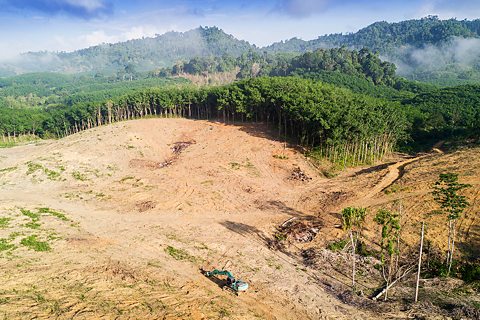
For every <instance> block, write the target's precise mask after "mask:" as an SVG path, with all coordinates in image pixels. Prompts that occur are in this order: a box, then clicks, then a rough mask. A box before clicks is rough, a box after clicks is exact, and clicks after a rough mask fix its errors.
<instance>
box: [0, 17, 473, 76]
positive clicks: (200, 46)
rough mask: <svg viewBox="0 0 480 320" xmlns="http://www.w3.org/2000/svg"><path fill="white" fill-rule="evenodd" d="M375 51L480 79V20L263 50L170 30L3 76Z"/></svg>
mask: <svg viewBox="0 0 480 320" xmlns="http://www.w3.org/2000/svg"><path fill="white" fill-rule="evenodd" d="M333 47H347V48H350V49H357V50H359V49H361V48H364V47H365V48H368V49H370V50H373V51H377V52H379V54H380V57H382V58H383V59H385V60H388V61H390V62H393V63H395V64H396V65H397V66H398V70H399V74H400V75H403V76H405V77H407V78H410V79H418V80H425V81H433V82H435V81H437V82H439V83H447V84H448V83H449V82H453V83H458V82H460V83H462V82H463V81H466V82H468V81H470V82H471V81H474V82H475V81H480V19H476V20H456V19H449V20H440V19H438V17H435V16H429V17H426V18H422V19H417V20H407V21H402V22H396V23H388V22H385V21H382V22H375V23H373V24H371V25H369V26H367V27H365V28H363V29H361V30H359V31H358V32H355V33H348V34H341V33H338V34H330V35H324V36H320V37H318V38H317V39H314V40H309V41H306V40H301V39H298V38H292V39H290V40H287V41H282V42H277V43H274V44H272V45H269V46H267V47H263V48H259V47H256V46H255V45H252V44H250V43H249V42H247V41H244V40H239V39H236V38H235V37H234V36H232V35H230V34H227V33H225V32H224V31H223V30H221V29H219V28H217V27H199V28H197V29H193V30H190V31H187V32H168V33H165V34H163V35H158V36H156V37H153V38H142V39H136V40H129V41H126V42H120V43H115V44H101V45H98V46H94V47H90V48H86V49H81V50H77V51H74V52H69V53H66V52H60V53H53V52H29V53H26V54H23V55H22V57H21V58H20V59H19V60H17V61H16V62H12V63H10V64H3V65H0V76H5V75H13V74H20V73H28V72H43V71H49V72H60V73H80V72H90V73H98V72H100V73H110V74H111V73H122V72H125V73H129V72H133V71H135V72H136V71H150V70H154V69H159V68H163V67H171V66H172V65H174V64H175V63H176V62H177V61H188V60H190V59H192V58H195V57H221V56H231V57H238V56H240V55H242V54H244V53H246V52H249V51H254V52H256V53H260V54H263V53H265V54H276V53H299V54H300V53H304V52H308V51H313V50H315V49H318V48H333Z"/></svg>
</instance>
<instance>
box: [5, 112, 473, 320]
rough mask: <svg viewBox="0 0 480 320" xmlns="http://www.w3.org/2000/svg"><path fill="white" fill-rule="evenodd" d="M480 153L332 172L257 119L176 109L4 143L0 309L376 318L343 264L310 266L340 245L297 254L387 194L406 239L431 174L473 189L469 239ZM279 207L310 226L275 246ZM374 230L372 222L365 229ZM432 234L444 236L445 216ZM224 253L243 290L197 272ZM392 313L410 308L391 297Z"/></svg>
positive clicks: (465, 230) (80, 315)
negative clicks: (195, 116) (345, 210)
mask: <svg viewBox="0 0 480 320" xmlns="http://www.w3.org/2000/svg"><path fill="white" fill-rule="evenodd" d="M479 154H480V152H479V150H478V149H470V150H466V151H460V152H456V153H452V154H440V153H432V154H429V155H426V156H424V157H419V158H417V159H400V158H399V159H391V162H392V164H391V165H390V166H389V165H383V166H377V167H374V168H361V169H355V170H353V169H352V170H347V171H345V172H343V173H342V174H340V175H339V176H337V177H335V178H332V179H327V178H325V177H324V176H323V175H322V174H321V173H320V172H319V171H318V170H317V169H315V168H314V167H313V166H312V165H311V164H310V163H309V162H308V161H306V159H305V158H304V157H303V155H302V154H301V153H299V152H297V151H295V150H294V149H291V148H287V149H284V145H283V143H282V141H275V140H274V139H273V138H272V136H271V135H270V132H269V131H268V130H267V129H266V128H265V127H262V126H260V125H239V126H225V125H223V124H219V123H214V122H207V121H191V120H185V119H150V120H138V121H130V122H123V123H117V124H115V125H111V126H104V127H99V128H96V129H93V130H88V131H85V132H81V133H79V134H76V135H72V136H69V137H67V138H65V139H62V140H59V141H46V142H42V143H39V144H37V145H26V146H20V147H14V148H10V149H2V150H0V188H1V198H0V200H1V202H0V239H2V240H1V242H0V250H1V251H0V277H1V279H2V284H1V285H0V316H4V317H5V318H7V319H11V318H13V319H15V318H19V319H20V318H21V319H23V318H32V317H37V318H40V319H41V318H52V317H59V318H75V319H87V318H105V319H111V318H142V319H159V318H160V319H161V318H164V319H178V318H184V319H212V318H213V319H215V318H228V319H376V318H378V319H384V318H385V316H384V315H381V314H379V313H375V312H373V311H372V310H370V309H368V308H359V306H358V304H355V301H354V299H349V298H348V297H345V296H342V295H341V294H339V292H343V291H345V292H347V291H348V287H347V286H346V284H348V274H342V273H341V272H339V271H338V270H337V269H336V268H333V267H332V266H331V267H329V268H327V267H326V266H325V265H322V263H320V262H322V261H323V263H324V262H325V261H334V260H335V259H340V260H341V259H343V258H342V256H341V255H340V256H339V255H337V256H331V257H327V258H325V255H326V254H327V253H326V252H327V251H322V252H323V253H322V254H323V255H324V256H321V257H320V258H321V259H323V260H321V261H320V262H319V263H305V261H304V260H302V255H301V253H302V252H305V250H308V249H309V248H319V247H321V246H324V245H325V244H327V243H329V242H331V241H334V240H336V239H338V238H340V237H342V236H343V232H342V231H341V230H340V229H339V228H338V227H336V225H338V224H339V221H340V220H339V215H338V212H339V209H341V208H342V207H344V206H346V205H349V204H355V205H363V206H369V207H372V208H375V207H378V206H381V205H387V206H388V205H390V204H392V203H393V201H394V200H398V199H403V202H404V207H405V212H406V216H405V220H408V221H410V222H411V223H410V224H408V226H406V232H405V236H404V237H403V240H404V242H405V245H407V246H408V245H415V244H416V241H417V236H416V233H417V232H416V223H417V222H418V221H420V220H421V216H420V213H421V212H426V210H432V209H433V208H430V206H431V205H432V204H433V203H432V201H430V200H429V198H428V197H429V195H428V192H429V185H430V184H431V183H432V182H433V181H435V179H436V177H437V176H438V173H439V172H442V171H443V170H453V171H456V172H459V173H460V176H461V178H462V179H463V178H464V179H463V180H464V181H463V182H466V183H471V184H472V185H474V187H473V188H471V189H470V190H469V195H470V196H471V198H472V199H475V200H474V201H472V202H473V206H472V208H471V209H470V211H469V212H467V217H466V218H465V219H463V220H462V222H461V233H460V235H459V236H460V238H461V239H460V241H459V242H460V246H462V245H463V246H465V247H471V248H479V247H480V246H479V241H480V240H479V239H480V235H479V232H480V231H479V227H480V221H478V214H476V213H477V212H478V209H479V206H480V204H479V202H478V195H479V193H480V186H479V183H480V169H479V168H480V157H479V156H478V155H479ZM398 161H405V162H402V163H398ZM398 168H400V169H398ZM372 190H373V191H372ZM419 200H426V201H425V202H424V201H419ZM372 212H373V211H372ZM372 214H374V213H372ZM290 218H295V219H294V220H299V221H306V223H307V222H308V223H309V224H312V225H314V226H315V235H316V236H314V237H313V238H312V239H308V241H307V242H305V243H303V242H298V241H297V242H295V241H293V242H291V241H288V242H289V243H290V244H289V245H286V247H284V248H281V249H278V248H277V249H275V248H274V247H275V243H277V242H278V241H277V240H278V239H276V238H275V236H274V234H275V231H276V228H277V227H278V226H279V225H281V224H282V223H283V222H284V221H286V220H288V219H290ZM377 231H378V230H377V229H376V227H375V226H374V225H373V223H369V224H368V225H367V230H366V234H367V235H369V236H370V237H371V239H374V238H375V236H374V234H375V232H377ZM429 232H431V233H430V235H431V238H432V241H436V242H438V244H442V243H445V242H446V241H443V239H445V237H446V228H444V223H443V220H441V218H440V217H439V218H438V221H437V220H434V223H433V224H432V225H431V229H430V230H429ZM310 240H312V241H310ZM372 241H374V240H372ZM2 249H3V250H2ZM472 254H475V253H472ZM476 254H477V255H478V252H477V253H476ZM332 255H334V254H333V253H332ZM320 258H317V260H315V261H317V262H318V261H319V260H318V259H320ZM312 261H313V259H312ZM310 262H311V261H310ZM225 265H227V266H228V269H229V270H231V271H232V272H233V273H234V274H235V275H236V276H238V277H239V278H241V279H242V280H245V281H247V282H248V283H249V284H250V286H251V288H250V290H249V291H248V293H246V294H241V295H240V296H238V297H237V296H235V295H233V294H232V293H230V292H228V291H222V290H221V288H220V285H219V284H217V283H216V282H213V281H211V280H210V279H209V278H206V277H205V276H203V275H202V273H201V272H200V269H201V268H205V269H208V268H214V267H220V268H221V267H223V266H225ZM339 265H340V264H339ZM363 281H364V285H365V286H367V287H368V286H373V284H372V283H369V282H368V280H363ZM365 290H366V289H365ZM469 299H471V298H469ZM475 299H477V300H478V297H475ZM344 302H348V303H344ZM369 310H370V311H369ZM381 311H382V312H383V311H384V310H383V309H382V310H381ZM388 312H390V313H389V314H390V316H391V317H392V318H404V317H405V316H406V315H407V313H406V312H404V311H399V309H398V308H395V305H392V306H391V310H390V309H389V310H388ZM419 312H420V311H419Z"/></svg>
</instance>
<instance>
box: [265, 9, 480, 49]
mask: <svg viewBox="0 0 480 320" xmlns="http://www.w3.org/2000/svg"><path fill="white" fill-rule="evenodd" d="M479 36H480V20H473V21H469V20H461V21H459V20H456V19H449V20H440V19H438V17H436V16H429V17H426V18H423V19H417V20H407V21H402V22H397V23H388V22H386V21H382V22H375V23H373V24H371V25H369V26H368V27H366V28H363V29H361V30H359V31H358V32H355V33H347V34H341V33H336V34H330V35H324V36H320V37H318V38H317V39H315V40H311V41H303V40H300V39H298V38H293V39H290V40H287V41H283V42H278V43H274V44H272V45H270V46H268V47H266V48H265V50H266V51H268V52H289V51H292V52H302V51H303V52H305V51H308V50H315V49H318V48H323V47H341V46H347V47H352V48H357V49H362V48H364V47H366V48H369V49H371V50H373V51H379V52H380V53H382V54H388V53H394V51H395V50H396V49H397V48H400V47H402V46H413V47H417V48H421V47H424V46H426V45H438V44H442V43H445V42H448V41H449V40H451V39H452V38H453V37H462V38H478V37H479Z"/></svg>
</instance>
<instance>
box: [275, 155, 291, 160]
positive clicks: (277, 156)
mask: <svg viewBox="0 0 480 320" xmlns="http://www.w3.org/2000/svg"><path fill="white" fill-rule="evenodd" d="M273 157H274V158H275V159H280V160H287V159H288V156H287V155H285V154H274V155H273Z"/></svg>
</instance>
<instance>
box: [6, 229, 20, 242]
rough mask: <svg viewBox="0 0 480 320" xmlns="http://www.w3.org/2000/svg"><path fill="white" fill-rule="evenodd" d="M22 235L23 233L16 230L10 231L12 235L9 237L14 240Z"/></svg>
mask: <svg viewBox="0 0 480 320" xmlns="http://www.w3.org/2000/svg"><path fill="white" fill-rule="evenodd" d="M21 235H23V233H21V232H18V231H15V232H12V233H10V235H9V236H8V239H10V240H14V239H15V238H16V237H18V236H21Z"/></svg>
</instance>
